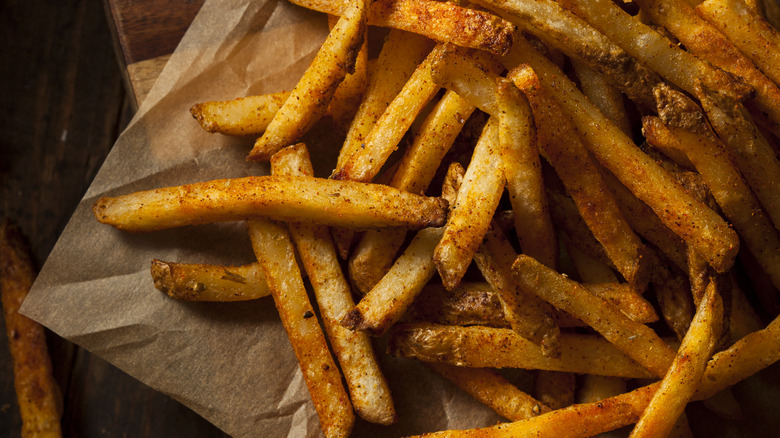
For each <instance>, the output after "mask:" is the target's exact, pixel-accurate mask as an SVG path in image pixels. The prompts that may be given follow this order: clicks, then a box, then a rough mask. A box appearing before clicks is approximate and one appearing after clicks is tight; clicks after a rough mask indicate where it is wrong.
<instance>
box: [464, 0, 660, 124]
mask: <svg viewBox="0 0 780 438" xmlns="http://www.w3.org/2000/svg"><path fill="white" fill-rule="evenodd" d="M476 3H477V4H479V5H481V6H484V7H486V8H488V9H489V10H491V11H493V12H495V13H497V14H499V15H501V16H502V17H504V18H506V19H508V20H510V21H512V22H514V23H515V24H518V25H519V26H520V27H521V29H522V30H525V31H527V32H530V33H532V34H533V35H534V36H536V37H537V38H539V39H541V40H542V41H544V42H545V43H546V44H547V45H549V46H551V47H554V48H556V49H558V50H560V51H562V52H563V53H565V54H566V55H568V56H570V57H572V58H578V59H582V60H584V61H585V62H587V63H588V64H589V65H590V66H591V67H592V68H593V69H594V70H597V71H599V72H601V73H603V74H604V75H605V76H606V77H607V79H608V80H609V81H610V82H611V83H612V84H613V85H615V86H616V87H618V89H620V90H621V91H623V92H624V93H626V95H627V96H628V97H629V98H630V99H631V100H633V101H635V102H637V103H638V104H639V105H640V106H642V107H645V108H653V107H654V101H653V95H652V89H653V87H654V86H655V85H656V84H658V83H659V82H661V78H660V77H659V76H658V75H657V74H656V73H654V72H652V71H650V70H648V69H647V68H646V67H645V66H643V65H641V64H640V63H639V62H637V61H636V59H634V58H632V57H631V56H629V55H628V54H627V53H626V52H625V51H624V50H623V49H621V48H620V47H618V46H617V45H616V44H615V43H613V42H612V41H610V40H609V38H607V37H605V36H604V35H603V34H601V33H600V32H598V31H597V30H595V29H594V28H593V27H592V26H591V25H589V24H588V23H586V22H585V21H584V20H582V19H581V18H579V17H578V16H576V15H574V14H573V13H571V12H570V11H567V10H565V9H563V8H562V7H561V6H560V5H559V4H558V3H557V2H554V1H547V0H508V1H504V0H477V1H476ZM518 38H521V37H520V35H519V34H518V35H516V37H515V39H518ZM515 65H517V64H515ZM515 65H511V66H509V67H514V66H515Z"/></svg>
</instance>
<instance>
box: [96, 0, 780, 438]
mask: <svg viewBox="0 0 780 438" xmlns="http://www.w3.org/2000/svg"><path fill="white" fill-rule="evenodd" d="M292 1H293V2H294V3H296V4H298V5H300V6H303V7H306V8H310V9H314V10H318V11H321V12H324V13H327V14H332V15H331V17H330V18H331V20H330V23H331V31H330V33H329V35H328V37H327V39H326V40H325V42H324V43H323V45H322V47H321V48H320V50H319V52H318V53H317V55H316V57H315V58H314V60H313V61H312V63H311V65H310V66H309V68H308V69H307V70H306V72H305V73H304V75H303V77H302V78H301V79H300V81H299V82H298V84H297V85H296V86H295V88H294V89H293V90H292V91H281V92H279V93H276V94H270V95H264V96H250V97H244V98H239V99H236V100H233V101H222V102H204V103H199V104H197V105H195V106H194V107H193V108H192V110H191V111H192V113H193V115H194V117H195V118H196V119H197V120H198V121H199V122H200V124H201V125H202V126H203V128H204V129H206V130H207V131H210V132H216V133H221V134H224V135H241V136H250V137H253V138H255V139H256V141H255V142H254V146H253V147H252V149H251V151H250V152H249V154H248V157H247V158H248V159H249V160H255V161H269V160H270V163H271V169H272V174H271V175H269V176H263V177H249V178H243V179H232V180H218V181H209V182H194V183H193V184H189V185H185V186H179V187H168V188H160V189H156V190H151V191H145V192H139V193H132V194H128V195H124V196H119V197H114V198H101V199H100V200H98V201H97V202H96V203H95V205H94V213H95V216H96V218H97V219H98V220H99V221H100V222H103V223H106V224H110V225H113V226H115V227H117V228H120V229H123V230H128V231H153V230H160V229H166V228H170V227H178V226H184V225H194V224H202V223H209V222H219V221H236V220H245V221H246V223H247V228H248V234H249V239H250V241H251V243H252V247H253V249H254V252H255V255H256V258H257V260H256V261H253V262H252V263H249V264H247V265H245V266H240V267H227V266H205V265H190V264H184V263H176V262H165V261H160V260H155V261H154V262H153V264H152V270H151V272H152V275H153V277H154V281H155V285H156V287H157V288H158V289H160V290H161V291H163V292H166V293H167V294H169V295H170V296H171V297H173V298H176V299H181V300H199V301H238V300H250V299H257V298H261V297H264V296H267V295H271V296H272V297H273V300H274V303H275V305H276V307H277V309H278V311H279V315H280V317H281V320H282V323H283V325H284V328H285V330H286V331H287V334H288V336H289V339H290V342H291V344H292V347H293V349H294V351H295V354H296V356H297V358H298V360H299V363H300V367H301V370H302V372H303V375H304V377H305V380H306V383H307V385H308V388H309V391H310V393H311V398H312V400H313V402H314V406H315V408H316V411H317V413H318V415H319V418H320V423H321V427H322V431H323V432H324V434H325V436H328V437H338V436H347V435H349V434H350V431H351V429H352V426H353V424H354V421H355V413H357V415H359V416H360V417H361V418H363V419H365V420H367V421H370V422H375V423H380V424H391V423H393V422H395V421H396V420H397V416H396V412H395V409H394V406H393V401H392V397H391V394H390V391H389V389H388V384H387V382H386V380H385V378H384V377H383V375H382V371H381V369H380V368H379V366H378V364H377V361H376V358H375V353H374V351H373V350H372V348H373V347H372V340H371V337H372V336H385V335H386V336H388V351H389V353H390V354H392V355H395V356H399V357H406V358H415V359H417V360H420V361H423V362H424V363H425V364H426V365H428V366H429V367H430V368H431V369H433V370H434V371H436V372H438V373H440V374H441V375H442V376H444V377H445V378H446V379H449V380H451V381H452V382H454V383H455V385H457V386H458V387H460V388H461V389H463V390H464V391H466V392H468V393H469V394H471V395H472V396H473V397H474V398H476V399H477V400H479V401H480V402H482V403H485V404H486V405H488V406H489V407H491V408H493V409H494V410H495V411H496V412H498V413H499V414H500V415H502V416H503V417H505V418H506V419H508V420H510V421H511V422H508V423H502V424H498V425H496V426H493V427H488V428H483V429H477V430H471V431H444V432H440V433H432V434H429V435H426V436H481V437H482V436H530V435H533V436H550V437H560V436H583V437H584V436H594V435H597V434H599V433H602V432H606V431H609V430H613V429H616V428H620V427H623V426H626V425H630V424H633V423H636V426H635V427H634V429H633V432H632V433H631V435H632V436H636V437H640V436H666V435H669V434H671V433H674V434H685V433H689V434H690V429H689V425H688V422H687V419H686V417H685V413H684V409H685V406H686V405H687V404H688V403H689V402H690V401H693V400H704V401H705V405H706V406H708V407H710V409H712V410H713V411H715V412H718V413H720V414H721V415H726V416H728V415H738V414H739V413H738V412H734V410H735V407H734V406H735V405H734V404H733V396H731V394H730V392H729V387H730V386H731V385H733V384H734V383H736V382H738V381H740V380H742V379H744V378H746V377H748V376H750V375H752V374H754V373H756V372H757V371H759V370H761V369H763V368H764V367H766V366H768V365H770V364H772V363H774V362H775V361H777V360H778V359H780V319H774V320H772V322H771V323H770V324H769V325H765V324H764V322H763V321H762V318H764V319H765V320H769V319H772V318H775V317H776V316H777V314H778V313H779V311H780V309H778V308H777V304H776V303H777V295H776V294H777V291H778V289H780V236H779V234H778V228H780V227H779V226H780V162H779V161H778V154H780V149H778V139H779V138H780V87H779V86H780V59H779V58H778V54H780V36H779V35H778V32H777V31H776V30H775V28H774V27H773V26H772V24H771V23H770V22H774V24H775V25H776V24H777V23H778V12H777V5H776V4H774V5H773V4H772V3H773V0H768V1H762V0H748V2H747V3H743V0H706V1H704V2H701V3H700V2H699V1H698V0H634V1H633V2H630V3H622V2H618V3H621V4H620V5H617V4H615V3H613V2H612V1H610V0H559V1H554V0H475V2H474V3H473V4H466V3H462V4H459V3H457V2H437V1H433V0H376V1H372V2H369V1H365V0H354V1H351V2H347V1H344V0H292ZM699 3H700V4H699ZM369 26H381V27H386V28H390V30H389V33H387V34H386V37H385V40H384V42H383V44H382V46H381V50H380V51H379V54H378V56H376V57H371V59H369V56H368V49H367V44H368V39H367V35H368V33H367V29H368V27H369ZM317 123H332V124H333V127H334V129H333V130H334V131H335V132H339V133H341V134H340V139H339V141H340V142H343V146H341V148H340V152H339V155H338V157H337V159H335V160H334V162H333V166H335V167H334V169H333V172H332V174H331V175H330V177H328V178H320V177H315V176H314V172H313V169H312V163H311V161H310V159H309V155H308V151H307V150H306V146H305V145H304V143H302V142H301V140H302V139H304V138H305V136H306V134H307V133H308V132H309V131H310V130H311V129H312V127H313V126H314V125H315V124H317ZM505 189H506V190H505ZM301 265H302V268H303V271H302V270H301ZM735 266H736V267H735ZM746 272H747V274H746ZM304 275H305V277H304ZM304 278H306V279H307V280H306V282H308V283H309V284H310V286H311V289H312V290H313V292H314V295H315V297H316V301H317V308H318V311H315V306H313V305H312V304H311V302H310V301H309V296H308V294H307V287H306V282H305V281H304ZM659 315H660V317H659ZM322 327H324V331H323V328H322ZM326 338H327V339H328V340H329V343H330V345H331V347H332V352H331V349H329V348H328V342H327V341H326ZM334 356H335V358H334ZM337 363H338V365H337ZM500 368H523V369H527V370H534V373H535V374H534V375H535V384H534V392H535V393H534V394H526V393H524V392H523V391H521V390H520V389H518V388H517V387H516V386H514V385H513V384H512V383H511V382H509V381H508V380H506V379H505V378H504V377H502V375H501V374H500V373H499V372H497V371H496V369H500ZM575 377H576V378H575ZM636 379H641V380H636ZM653 380H657V381H655V382H654V383H650V384H647V382H648V381H653ZM638 382H641V385H644V386H638V385H640V383H638ZM344 383H345V384H344ZM345 385H346V386H345Z"/></svg>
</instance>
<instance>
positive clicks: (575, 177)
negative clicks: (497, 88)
mask: <svg viewBox="0 0 780 438" xmlns="http://www.w3.org/2000/svg"><path fill="white" fill-rule="evenodd" d="M509 77H510V78H512V80H513V81H514V83H515V84H516V85H517V86H518V87H519V88H520V89H521V90H523V92H524V93H525V94H526V95H527V96H528V100H529V101H530V102H531V107H532V108H533V111H534V117H535V118H536V119H537V120H538V123H537V131H538V133H539V135H538V138H539V146H540V150H541V151H542V153H543V155H544V157H545V158H547V160H548V161H550V163H551V164H552V165H553V167H554V168H555V170H556V173H557V174H558V177H559V178H560V179H561V181H562V182H563V185H564V186H565V187H566V191H567V192H568V193H569V195H570V196H571V197H572V199H574V202H575V203H576V204H577V210H579V212H580V215H581V216H582V218H583V219H584V220H585V223H587V224H588V228H590V230H591V232H592V233H593V236H594V237H595V238H596V239H597V240H598V241H599V243H601V245H602V246H603V247H604V252H605V253H606V254H607V257H609V259H610V260H611V261H612V263H613V264H614V265H615V267H616V268H617V270H618V272H620V273H621V274H622V275H623V278H625V279H626V281H628V282H629V283H630V284H631V285H633V286H634V287H636V288H637V289H638V290H642V289H644V287H645V286H646V284H647V278H648V267H647V265H646V264H645V263H641V261H642V257H643V252H644V246H643V244H642V241H641V240H640V239H639V236H637V235H636V233H634V231H633V230H632V229H631V227H630V226H629V224H628V222H627V221H626V219H625V218H624V217H623V214H622V212H621V211H620V207H618V205H617V202H616V200H615V198H614V197H613V196H611V193H610V191H609V189H607V186H606V184H605V183H604V181H603V179H602V177H601V175H600V174H599V170H598V167H597V166H596V164H595V162H593V160H592V159H591V157H590V155H589V154H588V151H587V149H585V146H584V145H583V144H582V141H581V140H580V138H579V135H578V134H577V131H576V128H575V127H574V125H573V124H572V122H571V119H570V118H569V117H567V116H566V115H565V113H563V110H562V109H561V107H560V106H559V105H558V103H557V102H556V101H555V99H553V98H552V97H550V95H549V94H548V92H547V91H546V90H545V87H543V86H542V84H541V83H540V81H539V78H538V77H537V76H536V74H535V73H534V71H533V69H531V68H530V67H529V66H527V65H521V66H518V67H517V68H515V69H513V70H512V71H511V72H510V73H509Z"/></svg>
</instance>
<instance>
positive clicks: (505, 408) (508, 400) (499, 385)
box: [424, 362, 550, 421]
mask: <svg viewBox="0 0 780 438" xmlns="http://www.w3.org/2000/svg"><path fill="white" fill-rule="evenodd" d="M424 363H425V365H426V366H427V367H428V368H430V369H432V370H434V371H436V372H437V373H439V374H441V375H442V376H443V377H444V378H445V379H447V380H449V381H450V382H452V383H453V384H454V385H455V386H457V387H458V388H460V389H462V390H464V391H466V392H467V393H468V394H469V395H471V396H472V397H474V398H475V399H477V400H478V401H479V402H480V403H483V404H485V405H487V406H489V407H490V408H491V409H493V410H494V411H496V413H498V414H499V415H501V416H502V417H504V418H506V419H508V420H511V421H518V420H522V419H525V418H531V417H535V416H537V415H539V414H541V413H544V412H549V411H550V408H549V407H547V406H545V404H544V403H542V402H540V401H539V400H536V399H535V398H533V397H531V396H530V395H528V394H526V393H525V392H523V391H521V390H519V389H517V387H516V386H514V385H512V384H511V383H509V382H508V381H507V380H506V379H505V378H504V377H502V376H501V374H499V373H498V372H496V371H495V370H492V369H490V368H467V367H457V366H454V365H449V364H446V363H437V362H424Z"/></svg>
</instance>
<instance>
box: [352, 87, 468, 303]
mask: <svg viewBox="0 0 780 438" xmlns="http://www.w3.org/2000/svg"><path fill="white" fill-rule="evenodd" d="M474 109H475V108H474V106H473V105H471V104H469V103H468V102H466V101H465V100H463V99H462V98H460V97H459V96H458V95H457V94H455V93H454V92H452V91H448V92H446V93H445V94H444V97H442V99H441V101H439V103H438V104H437V105H436V107H435V108H434V109H433V111H431V113H430V114H429V115H428V117H427V118H426V119H425V121H424V122H423V124H422V126H421V127H420V131H419V132H418V133H417V136H415V139H414V142H413V143H412V146H411V147H410V148H409V149H408V150H407V151H406V153H405V154H404V157H403V158H402V159H401V162H400V163H399V164H398V168H397V169H396V171H395V174H394V175H393V178H392V179H391V180H390V186H391V187H395V188H398V189H400V190H405V191H408V192H412V193H422V192H424V191H425V189H427V187H428V184H429V183H430V181H431V180H432V179H433V176H434V174H435V172H436V169H437V168H438V167H439V165H440V163H441V161H442V159H443V158H444V155H445V154H446V153H447V151H448V150H449V148H450V147H451V146H452V143H453V142H454V141H455V137H457V135H458V134H459V133H460V130H461V128H463V124H464V123H465V122H466V119H468V117H469V116H470V115H471V113H472V112H473V111H474ZM405 236H406V233H405V232H404V231H400V230H369V231H366V233H365V234H363V237H362V238H361V239H360V241H359V242H358V244H357V246H356V248H355V251H354V254H353V255H352V257H351V258H350V260H349V270H350V277H351V278H352V281H353V282H354V283H355V286H356V287H357V288H358V290H360V291H361V292H363V293H366V292H368V291H369V290H371V288H372V287H374V285H375V284H376V283H377V282H378V281H379V279H381V278H382V276H384V274H385V273H386V272H387V270H388V269H389V268H390V266H391V265H392V262H393V258H394V257H395V255H396V254H397V253H398V250H399V249H400V247H401V245H402V244H403V241H404V237H405Z"/></svg>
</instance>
